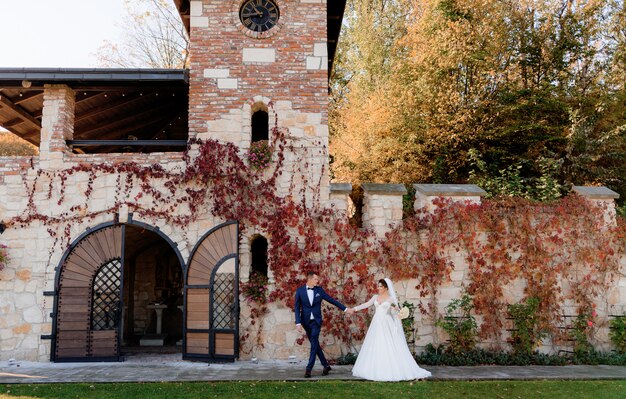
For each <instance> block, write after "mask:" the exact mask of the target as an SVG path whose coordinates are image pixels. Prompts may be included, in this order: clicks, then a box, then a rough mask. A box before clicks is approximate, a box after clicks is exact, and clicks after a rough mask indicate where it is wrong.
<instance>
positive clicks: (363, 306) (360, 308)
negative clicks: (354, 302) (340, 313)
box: [353, 295, 376, 312]
mask: <svg viewBox="0 0 626 399" xmlns="http://www.w3.org/2000/svg"><path fill="white" fill-rule="evenodd" d="M375 300H376V295H374V296H373V297H372V299H370V300H369V301H367V302H365V303H362V304H360V305H359V306H355V307H354V308H353V309H354V311H355V312H358V311H359V310H363V309H367V308H369V307H370V306H372V305H373V304H374V301H375Z"/></svg>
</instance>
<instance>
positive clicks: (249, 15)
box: [241, 12, 263, 18]
mask: <svg viewBox="0 0 626 399" xmlns="http://www.w3.org/2000/svg"><path fill="white" fill-rule="evenodd" d="M258 15H263V13H254V12H253V13H250V14H242V15H241V16H242V17H244V18H245V17H256V16H258Z"/></svg>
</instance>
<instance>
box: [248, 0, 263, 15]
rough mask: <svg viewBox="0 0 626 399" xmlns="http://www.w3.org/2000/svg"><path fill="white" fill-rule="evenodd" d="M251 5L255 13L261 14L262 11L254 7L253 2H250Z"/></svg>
mask: <svg viewBox="0 0 626 399" xmlns="http://www.w3.org/2000/svg"><path fill="white" fill-rule="evenodd" d="M250 5H251V6H252V8H253V9H254V11H255V12H256V13H257V15H263V11H259V10H257V9H256V7H255V6H254V4H252V3H251V4H250Z"/></svg>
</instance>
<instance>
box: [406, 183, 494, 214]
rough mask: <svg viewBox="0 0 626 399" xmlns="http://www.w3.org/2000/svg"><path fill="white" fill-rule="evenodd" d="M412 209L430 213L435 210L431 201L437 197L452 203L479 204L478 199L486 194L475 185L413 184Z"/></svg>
mask: <svg viewBox="0 0 626 399" xmlns="http://www.w3.org/2000/svg"><path fill="white" fill-rule="evenodd" d="M413 187H415V203H414V205H413V206H414V209H415V211H418V210H420V209H422V208H426V209H425V210H426V211H428V212H431V211H433V210H434V209H435V206H434V205H433V200H434V199H435V198H437V197H447V198H450V199H452V200H453V201H469V202H470V203H476V204H480V197H483V196H485V195H486V194H487V192H486V191H485V190H483V189H482V188H480V187H478V186H477V185H475V184H414V185H413Z"/></svg>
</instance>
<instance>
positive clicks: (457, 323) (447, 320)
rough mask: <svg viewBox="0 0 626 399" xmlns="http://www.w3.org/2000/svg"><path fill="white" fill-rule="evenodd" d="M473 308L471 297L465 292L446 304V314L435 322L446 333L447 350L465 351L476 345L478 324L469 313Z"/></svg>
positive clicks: (454, 351) (453, 351)
mask: <svg viewBox="0 0 626 399" xmlns="http://www.w3.org/2000/svg"><path fill="white" fill-rule="evenodd" d="M473 308H474V304H473V303H472V297H471V296H469V295H468V294H465V295H463V297H462V298H461V299H454V300H452V302H450V303H449V304H448V306H446V315H445V316H444V317H443V318H440V319H438V320H437V322H436V325H437V326H438V327H441V328H442V329H443V330H444V331H445V332H446V333H448V336H449V337H450V346H449V350H450V351H451V352H452V353H461V352H467V351H469V350H471V349H473V348H474V346H475V345H476V335H477V334H478V326H477V325H476V320H475V319H474V316H472V315H471V311H472V309H473Z"/></svg>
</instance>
